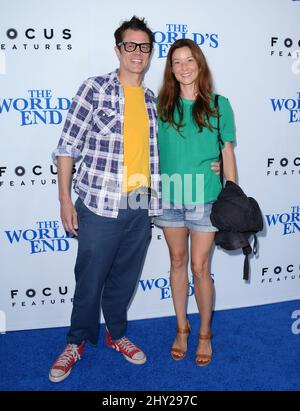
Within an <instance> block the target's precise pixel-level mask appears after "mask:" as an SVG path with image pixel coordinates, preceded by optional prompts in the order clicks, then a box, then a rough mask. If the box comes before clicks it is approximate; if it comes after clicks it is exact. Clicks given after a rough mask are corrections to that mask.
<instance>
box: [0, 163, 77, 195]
mask: <svg viewBox="0 0 300 411" xmlns="http://www.w3.org/2000/svg"><path fill="white" fill-rule="evenodd" d="M72 173H73V175H74V174H75V173H76V167H75V166H73V170H72ZM56 176H57V168H56V166H55V165H53V164H50V165H49V166H42V165H40V164H36V165H33V166H21V165H18V166H16V167H8V166H4V165H0V189H1V187H2V188H4V187H6V188H12V189H13V188H14V187H33V186H39V187H40V186H47V185H56V183H57V179H56Z"/></svg>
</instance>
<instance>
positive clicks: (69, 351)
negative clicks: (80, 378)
mask: <svg viewBox="0 0 300 411" xmlns="http://www.w3.org/2000/svg"><path fill="white" fill-rule="evenodd" d="M73 358H74V359H75V360H80V354H79V353H78V346H77V345H76V344H68V345H67V347H66V348H65V350H64V351H63V352H62V354H61V355H60V356H59V358H58V360H57V361H56V365H59V366H62V367H65V366H66V365H67V364H68V363H69V361H71V360H72V359H73Z"/></svg>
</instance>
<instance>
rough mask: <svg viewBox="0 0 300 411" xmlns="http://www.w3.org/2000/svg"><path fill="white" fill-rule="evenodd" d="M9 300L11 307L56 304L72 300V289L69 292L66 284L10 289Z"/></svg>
mask: <svg viewBox="0 0 300 411" xmlns="http://www.w3.org/2000/svg"><path fill="white" fill-rule="evenodd" d="M10 300H11V306H12V308H17V307H18V308H26V307H34V306H41V305H57V304H66V303H72V302H73V291H72V293H70V291H69V288H68V287H67V286H59V287H55V288H53V287H48V286H46V287H44V288H42V289H39V290H36V289H34V288H28V289H27V290H19V289H14V290H10Z"/></svg>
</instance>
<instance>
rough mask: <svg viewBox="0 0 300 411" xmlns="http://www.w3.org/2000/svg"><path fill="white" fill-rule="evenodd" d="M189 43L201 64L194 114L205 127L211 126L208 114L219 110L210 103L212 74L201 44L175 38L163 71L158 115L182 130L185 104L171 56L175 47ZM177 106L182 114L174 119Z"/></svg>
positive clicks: (213, 113) (213, 114) (197, 121)
mask: <svg viewBox="0 0 300 411" xmlns="http://www.w3.org/2000/svg"><path fill="white" fill-rule="evenodd" d="M182 47H188V48H189V49H190V50H191V53H192V56H193V57H194V59H195V60H196V62H197V65H198V68H199V75H198V79H197V80H196V90H195V91H196V92H197V95H196V99H195V103H194V104H193V110H192V114H193V118H194V120H195V122H196V124H197V125H198V127H199V130H200V131H201V130H202V128H203V127H207V128H209V129H210V130H211V129H212V126H211V124H210V121H209V117H211V116H212V117H216V116H217V113H216V111H215V110H214V109H211V107H210V100H211V93H212V87H213V86H212V76H211V73H210V70H209V67H208V64H207V62H206V59H205V56H204V54H203V53H202V51H201V49H200V47H199V46H198V45H197V44H196V43H195V42H194V41H192V40H190V39H180V40H176V41H175V43H173V44H172V46H171V47H170V49H169V52H168V55H167V61H166V67H165V71H164V78H163V85H162V87H161V90H160V92H159V95H158V115H159V118H160V119H161V120H162V121H163V122H168V123H169V124H171V126H173V127H175V128H176V129H177V131H179V132H180V128H181V127H182V126H183V106H182V102H181V100H180V85H179V83H178V81H177V80H176V78H175V76H174V74H173V72H172V56H173V53H174V51H175V50H177V49H179V48H182ZM175 108H177V111H178V114H179V121H178V122H176V121H175V119H174V112H175Z"/></svg>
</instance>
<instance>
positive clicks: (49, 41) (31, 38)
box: [0, 27, 72, 51]
mask: <svg viewBox="0 0 300 411" xmlns="http://www.w3.org/2000/svg"><path fill="white" fill-rule="evenodd" d="M71 39H72V30H71V29H70V28H62V29H61V30H56V29H53V28H50V27H49V28H37V27H29V28H25V29H20V28H8V29H7V30H6V31H5V30H3V31H2V30H1V31H0V50H5V51H10V50H12V51H18V50H19V51H20V50H22V51H32V50H49V51H51V50H52V51H63V50H67V51H69V50H72V43H71Z"/></svg>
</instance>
